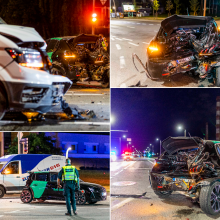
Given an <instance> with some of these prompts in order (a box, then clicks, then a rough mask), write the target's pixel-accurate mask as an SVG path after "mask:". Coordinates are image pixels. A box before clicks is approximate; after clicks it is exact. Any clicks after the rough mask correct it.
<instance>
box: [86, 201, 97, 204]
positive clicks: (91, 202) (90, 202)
mask: <svg viewBox="0 0 220 220" xmlns="http://www.w3.org/2000/svg"><path fill="white" fill-rule="evenodd" d="M88 203H89V204H95V203H97V201H95V202H94V201H88Z"/></svg>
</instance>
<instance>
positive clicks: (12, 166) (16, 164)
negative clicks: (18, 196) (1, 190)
mask: <svg viewBox="0 0 220 220" xmlns="http://www.w3.org/2000/svg"><path fill="white" fill-rule="evenodd" d="M1 174H2V180H3V184H4V185H5V187H6V191H20V190H22V188H23V187H24V186H23V185H24V184H23V181H22V175H21V161H12V162H10V163H9V164H8V165H7V166H6V167H5V168H4V169H3V171H2V172H1Z"/></svg>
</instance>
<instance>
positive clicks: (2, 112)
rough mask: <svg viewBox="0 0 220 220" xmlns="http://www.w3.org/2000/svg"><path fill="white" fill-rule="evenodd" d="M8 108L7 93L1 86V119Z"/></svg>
mask: <svg viewBox="0 0 220 220" xmlns="http://www.w3.org/2000/svg"><path fill="white" fill-rule="evenodd" d="M6 108H7V100H6V97H5V93H4V92H3V91H2V89H1V88H0V120H1V119H2V118H3V117H4V115H5V112H6Z"/></svg>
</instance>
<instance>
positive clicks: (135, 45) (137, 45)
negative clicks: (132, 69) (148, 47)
mask: <svg viewBox="0 0 220 220" xmlns="http://www.w3.org/2000/svg"><path fill="white" fill-rule="evenodd" d="M128 43H129V44H131V45H134V46H139V45H138V44H134V43H131V42H128Z"/></svg>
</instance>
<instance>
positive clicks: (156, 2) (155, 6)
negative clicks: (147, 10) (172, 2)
mask: <svg viewBox="0 0 220 220" xmlns="http://www.w3.org/2000/svg"><path fill="white" fill-rule="evenodd" d="M159 7H160V4H159V1H158V0H153V9H154V10H155V11H156V17H157V11H158V9H159Z"/></svg>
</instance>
